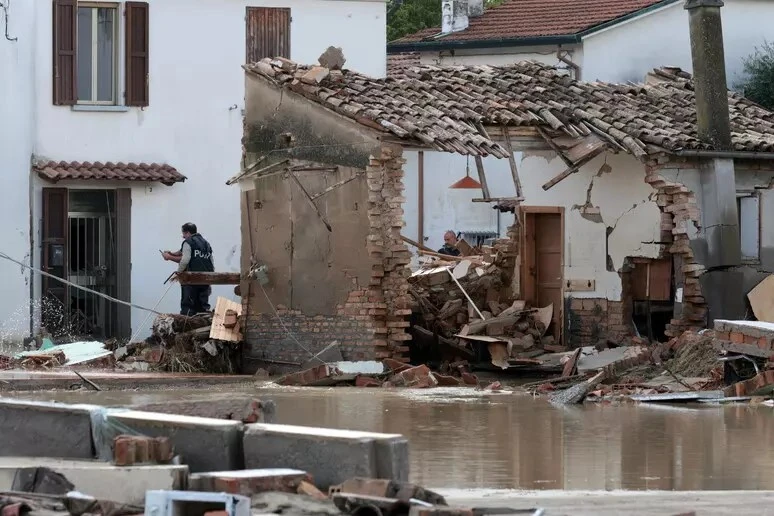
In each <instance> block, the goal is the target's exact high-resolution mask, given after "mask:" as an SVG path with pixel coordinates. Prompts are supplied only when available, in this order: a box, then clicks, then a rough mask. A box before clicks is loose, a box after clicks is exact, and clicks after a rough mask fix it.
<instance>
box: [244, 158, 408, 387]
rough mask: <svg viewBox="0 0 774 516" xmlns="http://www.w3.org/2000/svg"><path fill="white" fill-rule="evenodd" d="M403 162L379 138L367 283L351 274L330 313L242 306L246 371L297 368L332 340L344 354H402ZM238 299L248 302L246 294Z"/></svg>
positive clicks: (370, 170)
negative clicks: (342, 297)
mask: <svg viewBox="0 0 774 516" xmlns="http://www.w3.org/2000/svg"><path fill="white" fill-rule="evenodd" d="M403 163H404V160H403V158H402V148H401V147H400V146H395V145H383V146H382V147H381V152H380V154H379V155H378V156H371V157H370V160H369V164H368V167H367V169H366V178H367V184H368V199H367V201H368V203H367V204H368V223H369V235H368V237H367V242H364V250H365V252H364V253H363V257H362V259H363V260H367V261H368V262H370V264H371V278H370V281H369V284H368V285H358V284H357V282H356V281H354V280H353V284H352V286H351V290H350V291H349V292H348V295H347V300H346V302H345V303H344V304H342V305H339V306H337V307H336V312H337V313H336V315H332V316H322V315H310V314H304V313H302V312H301V311H299V310H294V309H293V307H284V306H277V314H276V315H275V314H274V313H250V314H248V317H247V320H246V322H245V341H246V346H245V349H246V351H245V355H244V357H243V358H244V369H245V372H247V373H253V372H255V370H257V369H258V368H259V367H271V368H273V369H275V370H277V371H283V372H284V371H286V370H292V369H297V367H298V366H299V365H301V364H302V363H303V362H306V361H307V360H309V359H310V358H311V356H312V355H313V354H315V353H318V352H319V351H321V350H322V349H323V348H324V347H325V346H327V345H328V344H330V343H331V342H333V341H338V342H339V344H340V349H341V352H342V355H343V357H344V359H345V360H375V359H382V358H395V359H398V360H402V361H408V349H409V348H408V346H407V341H409V340H411V336H410V335H409V334H408V333H407V332H406V329H407V328H408V326H409V316H410V315H411V308H410V303H411V297H410V295H409V294H408V289H409V284H408V276H409V275H410V272H409V269H408V268H407V267H406V265H408V263H409V261H410V253H409V250H408V248H407V247H406V244H405V243H404V242H403V240H402V239H401V229H402V227H403V225H404V222H403V203H404V202H405V199H404V198H403V197H402V193H403ZM364 201H365V199H364ZM331 266H333V267H336V263H333V264H332V265H331ZM331 288H341V287H338V286H335V287H334V286H332V287H331ZM255 296H263V293H262V292H261V290H260V288H253V289H251V297H253V298H255ZM243 300H244V302H245V303H249V302H250V300H249V298H248V297H247V296H245V297H244V298H243ZM253 312H254V311H253ZM278 316H279V317H278ZM280 319H281V321H280Z"/></svg>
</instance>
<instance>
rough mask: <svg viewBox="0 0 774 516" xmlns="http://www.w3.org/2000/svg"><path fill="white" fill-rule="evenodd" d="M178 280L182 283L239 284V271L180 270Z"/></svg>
mask: <svg viewBox="0 0 774 516" xmlns="http://www.w3.org/2000/svg"><path fill="white" fill-rule="evenodd" d="M177 281H178V282H179V283H180V284H181V285H239V283H240V281H241V278H240V274H239V273H238V272H191V271H186V272H179V273H178V274H177Z"/></svg>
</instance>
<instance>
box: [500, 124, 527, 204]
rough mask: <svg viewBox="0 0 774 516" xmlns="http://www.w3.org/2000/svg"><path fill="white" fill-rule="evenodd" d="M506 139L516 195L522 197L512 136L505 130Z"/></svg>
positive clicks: (506, 148)
mask: <svg viewBox="0 0 774 516" xmlns="http://www.w3.org/2000/svg"><path fill="white" fill-rule="evenodd" d="M503 137H504V139H505V150H507V151H508V164H509V165H510V166H511V175H512V176H513V184H514V185H515V186H516V197H522V196H523V194H522V190H521V180H520V179H519V170H518V168H516V158H515V157H514V156H513V146H512V145H511V136H510V134H508V131H503Z"/></svg>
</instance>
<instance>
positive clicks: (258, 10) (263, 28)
mask: <svg viewBox="0 0 774 516" xmlns="http://www.w3.org/2000/svg"><path fill="white" fill-rule="evenodd" d="M290 22H291V18H290V9H289V8H286V7H248V8H247V17H246V29H247V30H246V42H245V54H246V56H245V59H246V62H247V63H255V62H256V61H260V60H261V59H263V58H264V57H272V58H273V57H285V58H287V59H290Z"/></svg>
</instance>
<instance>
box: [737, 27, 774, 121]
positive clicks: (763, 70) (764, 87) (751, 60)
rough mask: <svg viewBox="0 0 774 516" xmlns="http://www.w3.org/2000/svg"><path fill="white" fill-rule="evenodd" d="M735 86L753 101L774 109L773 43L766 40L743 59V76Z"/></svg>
mask: <svg viewBox="0 0 774 516" xmlns="http://www.w3.org/2000/svg"><path fill="white" fill-rule="evenodd" d="M737 87H738V88H739V89H740V90H741V91H742V92H743V93H744V96H745V97H747V98H749V99H750V100H752V101H753V102H757V103H758V104H760V105H761V106H763V107H765V108H767V109H771V110H774V45H772V44H771V43H769V42H767V41H766V42H764V43H763V45H762V46H761V47H760V48H758V47H756V48H755V53H754V54H752V55H751V56H749V57H748V58H746V59H745V60H744V78H743V79H742V80H741V81H740V83H739V84H738V86H737Z"/></svg>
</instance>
